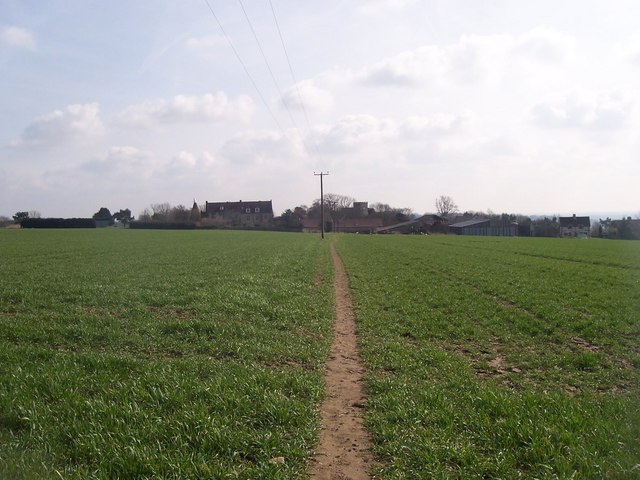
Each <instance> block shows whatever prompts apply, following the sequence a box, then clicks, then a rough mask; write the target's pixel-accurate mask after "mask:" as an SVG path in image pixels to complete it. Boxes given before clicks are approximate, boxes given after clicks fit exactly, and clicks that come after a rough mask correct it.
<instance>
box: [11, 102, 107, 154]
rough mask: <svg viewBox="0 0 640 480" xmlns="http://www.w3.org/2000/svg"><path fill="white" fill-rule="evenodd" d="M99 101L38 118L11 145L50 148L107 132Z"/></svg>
mask: <svg viewBox="0 0 640 480" xmlns="http://www.w3.org/2000/svg"><path fill="white" fill-rule="evenodd" d="M99 112H100V107H99V105H98V104H97V103H87V104H75V105H69V106H68V107H66V108H65V109H64V110H54V111H53V112H51V113H48V114H46V115H43V116H41V117H38V118H36V119H35V120H34V121H33V123H31V124H30V125H28V126H27V127H26V128H25V129H24V131H23V132H22V134H21V135H20V137H19V138H18V139H16V140H14V141H13V142H11V143H10V146H11V147H16V148H22V147H46V146H52V145H57V144H63V143H67V142H82V141H87V140H90V139H93V138H95V137H96V136H98V135H100V134H102V133H103V132H104V126H103V124H102V121H101V120H100V117H99V115H98V114H99Z"/></svg>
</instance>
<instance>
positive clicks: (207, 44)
mask: <svg viewBox="0 0 640 480" xmlns="http://www.w3.org/2000/svg"><path fill="white" fill-rule="evenodd" d="M184 44H185V46H186V47H187V48H188V49H190V50H209V49H211V48H214V47H219V46H220V45H226V40H225V39H224V37H221V36H219V35H204V36H202V37H190V38H188V39H187V40H186V41H185V42H184Z"/></svg>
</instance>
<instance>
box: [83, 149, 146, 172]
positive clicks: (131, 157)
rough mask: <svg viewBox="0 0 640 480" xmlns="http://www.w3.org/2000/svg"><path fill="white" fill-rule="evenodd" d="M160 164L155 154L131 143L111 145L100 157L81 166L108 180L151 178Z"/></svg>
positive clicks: (86, 170)
mask: <svg viewBox="0 0 640 480" xmlns="http://www.w3.org/2000/svg"><path fill="white" fill-rule="evenodd" d="M157 166H158V160H157V159H156V157H155V155H154V154H153V153H152V152H150V151H146V150H140V149H138V148H136V147H132V146H129V145H126V146H117V147H111V148H110V149H109V151H108V152H107V153H106V154H105V155H102V156H100V157H97V158H94V159H93V160H90V161H88V162H85V163H83V164H82V166H81V168H82V170H84V171H85V172H88V173H90V174H95V175H99V176H100V177H101V178H103V181H106V180H107V179H108V178H111V179H113V180H115V181H120V180H123V181H125V180H126V179H127V178H138V179H140V178H149V177H151V175H152V174H153V172H154V170H155V169H156V168H157Z"/></svg>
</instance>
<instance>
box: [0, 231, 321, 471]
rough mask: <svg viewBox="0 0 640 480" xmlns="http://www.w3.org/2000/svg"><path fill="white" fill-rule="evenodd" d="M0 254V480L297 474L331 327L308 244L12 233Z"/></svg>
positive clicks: (294, 238)
mask: <svg viewBox="0 0 640 480" xmlns="http://www.w3.org/2000/svg"><path fill="white" fill-rule="evenodd" d="M0 255H1V261H0V478H89V477H93V478H180V479H182V478H246V479H249V478H293V477H295V476H296V475H298V474H300V473H301V472H304V471H305V468H306V461H307V459H308V457H309V455H310V454H311V452H312V450H313V448H314V446H315V442H316V437H317V430H318V428H319V427H318V418H317V414H316V407H317V405H318V403H319V401H320V400H321V398H322V395H323V393H322V375H323V364H324V361H325V358H326V355H327V352H328V347H329V344H330V341H331V327H332V317H333V303H332V302H333V300H332V288H331V282H332V277H333V272H332V265H331V261H330V255H329V251H328V249H327V248H326V245H325V244H322V243H321V242H320V240H319V239H317V238H316V237H311V236H302V235H294V234H272V233H260V232H250V233H237V232H149V231H134V230H119V231H118V230H93V231H92V230H85V231H43V230H40V231H38V230H30V231H29V230H22V231H15V230H13V231H0ZM280 456H282V457H284V458H285V463H284V464H270V463H269V460H270V459H272V458H274V457H280Z"/></svg>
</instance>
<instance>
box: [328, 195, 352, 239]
mask: <svg viewBox="0 0 640 480" xmlns="http://www.w3.org/2000/svg"><path fill="white" fill-rule="evenodd" d="M353 202H354V199H353V198H352V197H349V196H347V195H338V194H337V193H327V194H325V196H324V207H325V208H326V209H327V212H329V216H330V217H331V220H332V221H333V231H334V232H335V231H337V227H338V225H339V224H340V222H342V220H343V219H344V216H345V213H346V212H345V209H347V208H349V207H350V206H351V204H353Z"/></svg>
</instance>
